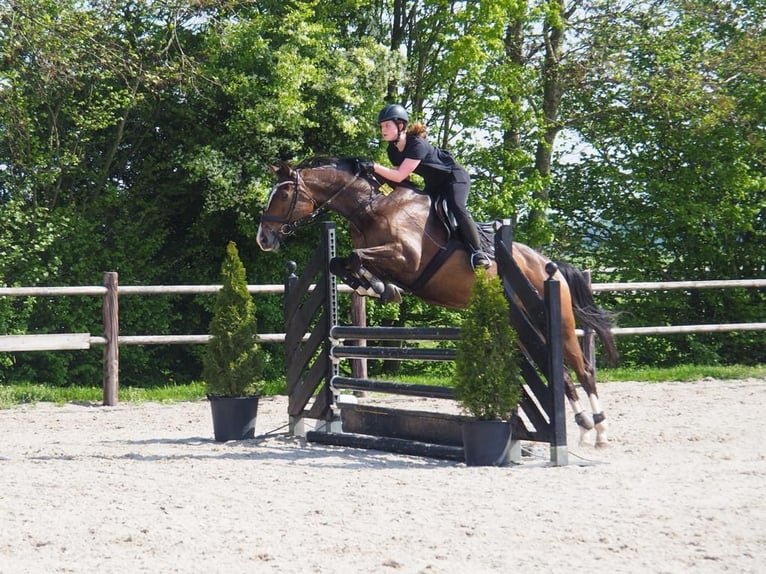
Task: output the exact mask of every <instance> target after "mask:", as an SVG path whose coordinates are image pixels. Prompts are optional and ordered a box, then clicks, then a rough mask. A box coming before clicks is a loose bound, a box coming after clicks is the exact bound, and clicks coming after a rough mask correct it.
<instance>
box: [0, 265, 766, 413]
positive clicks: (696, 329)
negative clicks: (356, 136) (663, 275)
mask: <svg viewBox="0 0 766 574" xmlns="http://www.w3.org/2000/svg"><path fill="white" fill-rule="evenodd" d="M764 287H766V279H738V280H731V281H727V280H713V281H659V282H643V283H594V284H592V285H591V288H592V290H593V292H594V293H597V292H600V291H665V290H670V289H730V288H756V289H760V288H764ZM220 289H221V285H132V286H130V285H129V286H122V287H120V286H119V282H118V275H117V273H116V272H113V271H109V272H106V273H104V284H103V286H100V287H99V286H82V287H0V297H58V296H92V297H102V298H103V301H104V304H103V310H104V311H103V322H104V334H103V336H96V335H91V334H90V333H56V334H40V335H0V352H13V351H59V350H78V349H89V348H91V347H92V346H99V345H103V346H104V381H103V384H104V405H107V406H112V405H116V404H117V401H118V396H117V395H118V387H119V347H120V346H123V345H173V344H206V343H207V342H208V341H209V340H210V335H127V336H125V335H120V334H119V304H118V302H119V297H120V296H129V295H160V294H162V295H199V294H205V293H217V292H218V291H219V290H220ZM338 290H339V291H340V292H345V293H349V292H350V291H351V289H350V288H348V287H347V286H345V285H342V286H339V287H338ZM248 291H249V292H250V293H252V294H253V295H259V294H275V293H284V285H279V284H268V285H248ZM729 331H766V322H757V323H723V324H710V325H664V326H654V327H615V328H614V329H613V330H612V332H613V333H614V334H615V335H616V336H619V335H670V334H679V333H715V332H729ZM578 334H579V335H582V334H583V333H582V331H579V330H578ZM257 340H258V342H262V343H283V342H284V340H285V334H284V333H267V334H260V335H258V339H257Z"/></svg>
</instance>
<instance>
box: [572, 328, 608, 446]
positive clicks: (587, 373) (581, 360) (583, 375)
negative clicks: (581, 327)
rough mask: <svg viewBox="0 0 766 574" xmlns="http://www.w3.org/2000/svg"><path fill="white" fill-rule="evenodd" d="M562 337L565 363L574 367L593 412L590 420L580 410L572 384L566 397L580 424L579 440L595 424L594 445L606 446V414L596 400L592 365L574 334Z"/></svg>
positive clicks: (581, 440) (596, 394)
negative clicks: (569, 338)
mask: <svg viewBox="0 0 766 574" xmlns="http://www.w3.org/2000/svg"><path fill="white" fill-rule="evenodd" d="M564 339H565V341H564V357H565V359H566V361H567V363H568V364H569V365H570V366H571V367H572V369H574V371H575V373H577V380H578V381H579V382H580V385H581V386H582V388H583V390H585V393H586V394H587V395H588V402H589V403H590V408H591V412H592V413H593V419H592V420H591V418H590V416H588V415H587V413H585V412H584V411H583V410H582V407H581V406H580V404H579V400H577V391H576V390H574V385H572V389H573V392H572V396H570V395H569V393H568V392H567V397H568V398H569V400H570V404H571V405H572V410H574V412H575V420H576V421H577V424H578V425H580V429H581V432H580V442H583V439H584V438H585V434H586V431H587V430H589V429H592V428H594V426H595V428H596V447H598V448H603V447H607V446H609V439H608V437H607V430H608V428H607V423H606V416H605V415H604V410H603V409H602V408H601V403H600V401H599V400H598V393H597V392H596V377H595V376H594V374H593V367H591V366H590V365H589V364H588V363H587V362H586V361H585V357H583V354H582V350H581V349H580V345H579V343H578V342H577V338H576V336H575V337H574V340H573V341H572V340H568V338H567V337H566V336H565V337H564ZM570 384H571V382H570ZM581 421H582V422H581Z"/></svg>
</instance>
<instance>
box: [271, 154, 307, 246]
mask: <svg viewBox="0 0 766 574" xmlns="http://www.w3.org/2000/svg"><path fill="white" fill-rule="evenodd" d="M271 171H273V172H274V174H275V175H276V176H277V183H275V184H274V187H273V188H272V189H271V194H270V195H269V200H268V202H267V203H266V209H265V211H264V212H263V215H262V216H261V224H260V225H259V226H258V236H257V241H258V246H259V247H260V248H261V249H262V250H263V251H272V250H275V249H277V248H278V247H279V242H280V239H281V238H282V237H284V236H285V235H289V234H291V233H293V231H295V229H296V228H297V227H298V226H297V225H295V223H296V222H299V221H302V220H305V219H306V218H307V217H309V216H310V215H311V213H312V212H313V211H314V209H315V207H316V205H317V203H316V201H315V200H314V198H313V197H312V196H311V195H310V194H309V193H308V191H307V190H306V189H305V186H304V185H303V182H302V178H301V174H300V170H297V169H293V168H292V167H290V166H289V165H288V164H287V163H284V162H282V163H281V164H280V165H279V166H271Z"/></svg>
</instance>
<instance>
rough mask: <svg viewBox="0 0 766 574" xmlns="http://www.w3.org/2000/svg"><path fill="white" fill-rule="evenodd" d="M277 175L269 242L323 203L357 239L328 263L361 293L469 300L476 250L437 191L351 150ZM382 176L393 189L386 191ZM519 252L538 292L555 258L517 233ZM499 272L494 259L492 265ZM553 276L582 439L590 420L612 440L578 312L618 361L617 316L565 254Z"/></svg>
mask: <svg viewBox="0 0 766 574" xmlns="http://www.w3.org/2000/svg"><path fill="white" fill-rule="evenodd" d="M271 170H272V171H273V173H274V174H275V175H276V178H277V182H276V184H275V185H274V186H273V188H272V190H271V193H270V195H269V198H268V201H267V204H266V208H265V210H264V212H263V214H262V216H261V221H260V225H259V227H258V234H257V242H258V246H259V247H260V248H261V249H262V250H263V251H272V250H276V249H278V248H279V246H280V243H281V240H282V239H283V238H285V237H286V236H288V235H291V234H293V233H294V232H296V231H297V230H298V229H300V228H302V227H304V226H306V225H309V224H311V223H312V222H314V221H316V220H318V219H319V218H320V216H321V215H322V214H324V213H326V212H327V211H332V212H335V213H337V214H338V215H340V216H341V217H342V218H344V219H345V220H346V221H347V222H348V224H349V228H350V233H351V240H352V243H353V246H354V249H353V251H352V252H351V254H350V255H349V256H348V257H345V258H340V257H336V258H334V260H333V261H332V263H331V270H332V272H333V273H334V274H335V275H337V276H339V277H340V278H341V279H342V280H343V281H345V282H346V283H348V284H349V285H350V286H351V287H352V288H353V289H355V290H356V292H358V293H360V294H362V295H367V296H377V297H380V298H381V299H382V300H384V301H401V294H402V292H409V293H412V294H413V295H415V296H416V297H419V298H420V299H422V300H423V301H425V302H426V303H429V304H432V305H437V306H442V307H447V308H452V309H462V308H465V307H467V305H468V299H469V296H470V292H471V286H472V285H473V283H474V280H475V272H474V269H473V266H472V265H471V257H470V254H469V252H468V250H467V248H465V247H464V246H463V244H462V242H461V241H459V240H456V239H454V237H452V235H454V234H451V233H450V227H449V225H448V224H447V223H445V221H448V219H446V220H445V218H444V217H439V215H438V213H437V211H438V210H437V209H435V204H436V203H438V202H432V200H431V198H430V197H429V196H428V195H427V194H425V193H423V192H421V191H420V190H418V189H416V188H414V186H411V185H408V182H403V183H392V182H385V181H381V180H379V179H378V178H377V177H376V176H372V175H361V174H360V169H359V160H358V159H355V158H323V157H316V158H312V159H309V160H306V161H304V162H302V163H300V164H299V165H297V166H295V167H292V166H290V165H289V164H287V163H284V162H282V163H280V164H279V165H278V166H271ZM381 185H383V186H389V189H390V187H393V191H390V192H389V193H385V192H383V191H381ZM512 255H513V259H514V261H515V262H516V264H517V265H518V267H519V268H520V269H521V271H522V272H523V274H524V275H525V276H526V277H527V279H529V281H530V283H531V284H532V285H533V286H534V287H535V288H536V289H537V291H538V292H539V293H542V292H543V289H544V281H545V280H546V279H547V278H548V273H547V272H546V269H545V268H546V264H547V263H548V262H550V259H548V258H546V257H544V256H543V255H542V254H540V253H538V252H537V251H535V250H533V249H532V248H531V247H528V246H527V245H524V244H523V243H518V242H515V241H514V242H513V247H512ZM488 272H489V273H490V274H491V275H493V276H494V275H496V274H497V265H496V263H494V262H493V264H492V266H491V267H490V269H489V270H488ZM554 278H555V279H556V280H558V281H559V282H560V285H561V287H560V295H561V320H562V331H563V341H562V343H563V351H564V359H565V362H566V363H567V365H568V366H569V367H570V368H571V369H572V370H574V371H575V373H576V375H577V379H578V381H579V383H580V385H581V386H582V388H583V390H584V391H585V392H586V394H587V396H588V400H589V403H590V408H591V413H592V416H591V414H590V413H587V412H585V410H584V408H583V407H582V405H581V403H580V400H579V397H578V394H577V389H576V387H575V385H574V384H573V382H572V379H571V377H570V376H569V373H568V370H567V369H565V370H564V371H565V373H564V384H565V391H566V396H567V399H568V401H569V404H570V406H571V408H572V410H573V412H574V415H575V420H576V421H577V424H578V425H579V427H580V442H581V443H583V442H585V437H586V435H587V434H588V433H589V431H590V430H592V429H593V428H594V427H595V429H596V441H595V445H596V447H605V446H607V445H608V444H609V441H608V437H607V422H606V417H605V415H604V411H603V409H602V408H601V405H600V402H599V398H598V393H597V390H596V380H595V375H594V369H593V366H592V365H590V363H589V362H588V361H587V359H586V358H585V356H584V355H583V352H582V349H581V347H580V345H579V342H578V339H577V335H576V333H575V318H577V320H579V322H580V323H581V324H583V325H585V326H588V327H591V328H592V329H593V330H594V331H595V332H596V333H597V335H598V337H599V339H600V340H601V341H602V344H603V345H604V349H605V352H606V356H607V362H608V363H609V364H613V363H614V362H616V360H617V349H616V345H615V342H614V336H613V334H612V332H611V327H612V318H611V316H610V315H609V313H607V312H606V311H605V310H603V309H601V308H600V307H598V306H597V305H596V303H595V302H594V300H593V296H592V293H591V291H590V289H589V286H588V283H587V279H586V277H585V275H584V273H583V272H582V271H580V270H578V269H577V268H575V267H574V266H571V265H568V264H563V265H562V264H561V263H559V270H558V271H557V272H556V275H554Z"/></svg>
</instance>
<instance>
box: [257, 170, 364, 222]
mask: <svg viewBox="0 0 766 574" xmlns="http://www.w3.org/2000/svg"><path fill="white" fill-rule="evenodd" d="M300 171H301V170H299V169H294V170H293V174H294V177H293V178H292V179H286V180H284V181H280V182H278V183H277V184H276V185H275V186H274V191H276V190H277V189H279V188H280V187H282V186H283V185H289V184H292V185H293V187H294V191H293V196H292V197H291V198H290V207H289V208H288V210H287V214H286V215H285V217H280V216H278V215H270V214H268V213H264V214H263V215H262V216H261V221H272V222H274V223H281V224H282V226H281V227H280V228H279V232H278V233H279V235H282V236H286V235H292V234H293V233H295V232H296V231H298V230H299V229H301V228H303V227H306V226H307V225H311V224H312V223H314V221H316V220H317V219H319V218H320V217H321V216H322V215H324V213H325V212H326V211H327V210H328V209H329V208H330V204H331V203H332V201H333V200H334V199H335V198H336V197H338V196H339V195H340V194H341V193H343V192H344V191H346V189H348V188H349V186H350V185H351V184H352V183H354V182H355V181H356V180H357V179H359V176H354V177H353V178H352V179H350V180H349V181H348V182H347V183H345V184H344V185H342V186H341V187H340V188H339V189H338V190H337V191H335V192H333V194H332V195H331V196H330V197H329V198H328V199H327V201H325V202H324V203H322V204H321V205H320V204H319V203H317V201H316V199H314V197H313V196H312V195H311V194H310V193H309V192H308V191H306V189H305V185H303V184H302V182H303V178H302V177H301V173H300ZM301 194H303V195H304V196H305V197H306V198H307V199H308V200H309V201H310V202H311V203H312V204H313V205H314V209H313V210H312V211H311V213H309V214H308V215H305V216H304V217H301V218H300V219H296V220H295V221H291V219H292V215H293V212H294V211H295V208H296V206H297V205H298V197H299V196H300V195H301Z"/></svg>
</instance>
